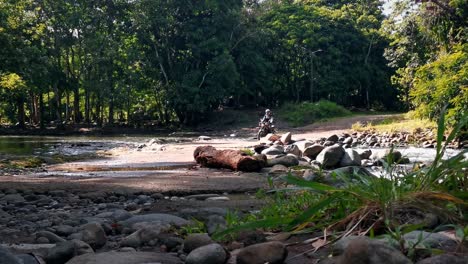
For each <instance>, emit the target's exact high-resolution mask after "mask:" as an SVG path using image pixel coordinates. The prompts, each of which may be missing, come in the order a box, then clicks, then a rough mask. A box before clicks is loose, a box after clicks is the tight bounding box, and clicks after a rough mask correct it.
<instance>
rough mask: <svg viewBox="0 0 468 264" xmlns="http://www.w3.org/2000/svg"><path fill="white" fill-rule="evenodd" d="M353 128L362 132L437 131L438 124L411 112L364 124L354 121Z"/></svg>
mask: <svg viewBox="0 0 468 264" xmlns="http://www.w3.org/2000/svg"><path fill="white" fill-rule="evenodd" d="M351 128H352V130H354V131H358V132H362V131H369V130H372V131H376V132H409V133H413V132H415V131H418V130H428V129H431V130H433V131H435V130H436V129H437V125H436V123H435V122H434V121H430V120H428V119H418V118H414V117H412V115H411V113H407V114H401V115H397V116H394V117H391V118H387V119H385V120H383V121H379V122H378V123H375V124H374V123H367V124H363V123H361V122H357V123H354V124H353V125H352V127H351Z"/></svg>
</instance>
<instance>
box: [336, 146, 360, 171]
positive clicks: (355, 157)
mask: <svg viewBox="0 0 468 264" xmlns="http://www.w3.org/2000/svg"><path fill="white" fill-rule="evenodd" d="M347 166H361V157H360V156H359V154H358V153H357V152H356V151H355V150H353V149H346V150H345V153H344V155H343V157H342V158H341V160H340V167H347Z"/></svg>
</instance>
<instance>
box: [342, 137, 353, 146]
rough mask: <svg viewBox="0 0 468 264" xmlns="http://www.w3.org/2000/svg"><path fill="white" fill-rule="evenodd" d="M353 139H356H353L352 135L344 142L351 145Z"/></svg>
mask: <svg viewBox="0 0 468 264" xmlns="http://www.w3.org/2000/svg"><path fill="white" fill-rule="evenodd" d="M353 141H354V140H353V138H352V137H347V138H345V139H344V140H343V144H345V145H351V144H353Z"/></svg>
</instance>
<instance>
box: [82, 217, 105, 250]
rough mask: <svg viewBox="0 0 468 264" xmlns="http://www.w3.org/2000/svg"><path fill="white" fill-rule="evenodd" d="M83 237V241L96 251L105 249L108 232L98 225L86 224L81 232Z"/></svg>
mask: <svg viewBox="0 0 468 264" xmlns="http://www.w3.org/2000/svg"><path fill="white" fill-rule="evenodd" d="M81 235H82V240H83V241H84V242H86V243H88V244H89V245H90V246H91V247H92V248H94V249H98V248H101V247H103V246H104V245H105V244H106V242H107V236H106V232H105V231H104V229H103V228H102V226H101V224H98V223H90V224H86V225H85V226H84V228H83V230H82V231H81Z"/></svg>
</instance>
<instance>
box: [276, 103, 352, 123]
mask: <svg viewBox="0 0 468 264" xmlns="http://www.w3.org/2000/svg"><path fill="white" fill-rule="evenodd" d="M350 114H351V112H350V111H349V110H347V109H345V108H344V107H343V106H341V105H337V104H336V103H333V102H330V101H326V100H320V101H318V102H316V103H311V102H303V103H299V104H295V103H286V104H285V105H283V107H281V109H280V111H279V115H280V117H281V118H282V119H284V120H286V121H288V122H289V123H290V124H291V125H293V126H301V125H305V124H310V123H314V122H317V121H319V120H322V119H326V118H332V117H340V116H347V115H350Z"/></svg>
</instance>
